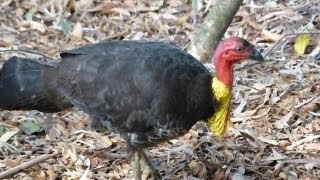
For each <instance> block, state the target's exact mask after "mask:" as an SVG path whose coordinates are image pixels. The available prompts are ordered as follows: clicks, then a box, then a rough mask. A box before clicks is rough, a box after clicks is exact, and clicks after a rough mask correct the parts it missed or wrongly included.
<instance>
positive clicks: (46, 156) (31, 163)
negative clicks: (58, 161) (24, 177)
mask: <svg viewBox="0 0 320 180" xmlns="http://www.w3.org/2000/svg"><path fill="white" fill-rule="evenodd" d="M55 155H57V154H44V155H42V156H39V157H37V158H35V159H32V160H30V161H28V162H25V163H23V164H21V165H18V166H16V167H14V168H11V169H9V170H7V171H4V172H1V173H0V179H4V178H7V177H10V176H13V175H14V174H16V173H18V172H19V171H21V170H23V169H27V168H29V167H31V166H34V165H36V164H38V163H41V162H43V161H45V160H47V159H50V158H52V157H53V156H55Z"/></svg>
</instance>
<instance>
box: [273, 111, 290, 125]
mask: <svg viewBox="0 0 320 180" xmlns="http://www.w3.org/2000/svg"><path fill="white" fill-rule="evenodd" d="M292 115H293V112H292V111H290V112H289V113H288V114H287V115H285V116H283V117H282V118H281V119H280V120H278V121H276V122H275V123H274V125H275V126H276V128H277V129H283V128H286V127H288V126H289V125H288V121H289V120H290V118H291V117H292Z"/></svg>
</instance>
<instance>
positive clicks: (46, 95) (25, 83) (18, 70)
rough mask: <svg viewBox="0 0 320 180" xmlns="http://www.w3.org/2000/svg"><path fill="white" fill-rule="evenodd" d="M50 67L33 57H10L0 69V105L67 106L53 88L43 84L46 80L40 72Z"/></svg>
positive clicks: (50, 108) (30, 107)
mask: <svg viewBox="0 0 320 180" xmlns="http://www.w3.org/2000/svg"><path fill="white" fill-rule="evenodd" d="M52 68H54V66H53V65H50V64H48V63H44V62H40V61H36V60H29V59H25V58H20V57H12V58H10V59H9V60H8V61H7V62H5V63H4V64H3V67H2V69H1V70H0V109H1V110H39V111H42V112H58V111H62V110H64V109H66V108H68V107H71V106H72V105H71V104H70V103H69V102H67V100H66V99H64V98H63V97H61V95H59V93H58V92H55V91H57V90H54V89H52V88H51V89H49V87H46V86H45V84H48V83H47V82H44V81H50V80H49V79H44V76H43V74H44V73H46V72H45V71H48V70H49V69H52ZM46 77H48V76H46Z"/></svg>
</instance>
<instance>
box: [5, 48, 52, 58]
mask: <svg viewBox="0 0 320 180" xmlns="http://www.w3.org/2000/svg"><path fill="white" fill-rule="evenodd" d="M2 52H24V53H29V54H37V55H39V56H42V57H44V58H47V59H52V60H55V59H53V58H51V57H49V56H47V55H45V54H42V53H39V52H35V51H29V50H18V49H6V50H0V53H2Z"/></svg>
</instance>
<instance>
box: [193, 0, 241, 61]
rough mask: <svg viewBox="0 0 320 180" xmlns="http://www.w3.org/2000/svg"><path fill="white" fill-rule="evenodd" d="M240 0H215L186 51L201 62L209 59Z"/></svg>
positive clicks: (235, 11) (238, 6)
mask: <svg viewBox="0 0 320 180" xmlns="http://www.w3.org/2000/svg"><path fill="white" fill-rule="evenodd" d="M242 2H243V0H224V1H219V0H215V1H214V5H213V7H212V9H211V11H210V13H209V14H208V16H207V17H206V18H205V19H204V21H203V22H202V24H201V25H200V26H199V28H198V29H197V30H196V31H195V34H194V36H193V38H192V40H191V45H190V46H189V47H188V52H189V53H190V54H192V55H193V56H194V57H196V58H197V59H198V60H200V61H201V62H208V61H209V60H211V57H212V53H213V52H214V50H215V49H216V47H217V45H218V43H219V42H220V40H221V38H222V37H223V35H224V33H225V31H226V30H227V28H228V27H229V25H230V24H231V22H232V20H233V17H234V16H235V14H236V13H237V11H238V9H239V8H240V5H241V4H242Z"/></svg>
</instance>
